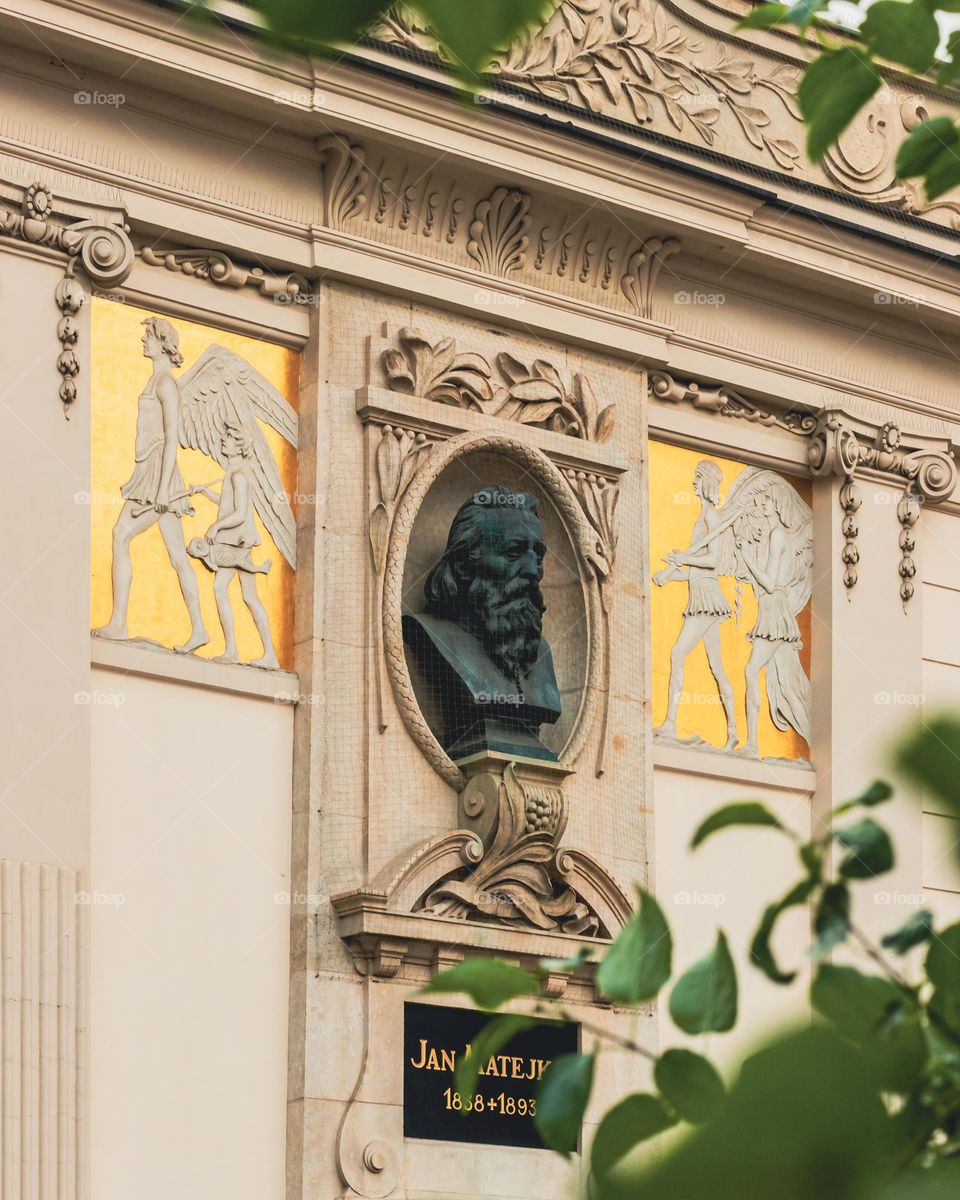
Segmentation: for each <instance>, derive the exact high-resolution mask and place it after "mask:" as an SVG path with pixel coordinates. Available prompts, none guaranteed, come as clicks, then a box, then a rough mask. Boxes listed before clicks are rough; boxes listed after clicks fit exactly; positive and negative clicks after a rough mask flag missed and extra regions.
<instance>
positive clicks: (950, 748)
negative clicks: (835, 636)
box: [896, 163, 960, 817]
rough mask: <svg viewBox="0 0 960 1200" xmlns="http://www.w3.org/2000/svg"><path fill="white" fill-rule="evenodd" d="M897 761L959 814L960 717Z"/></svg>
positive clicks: (907, 748)
mask: <svg viewBox="0 0 960 1200" xmlns="http://www.w3.org/2000/svg"><path fill="white" fill-rule="evenodd" d="M930 165H931V164H929V163H928V164H927V166H930ZM896 761H897V766H898V767H899V768H900V770H901V771H903V772H904V773H905V774H906V775H909V776H910V777H911V778H912V779H914V780H915V781H916V782H917V783H919V784H920V786H921V787H922V788H923V789H924V791H926V792H929V793H930V795H932V796H936V797H937V798H938V799H939V800H942V801H943V802H944V803H945V804H946V806H947V808H948V810H949V811H950V812H951V813H953V815H954V816H956V817H960V721H958V720H957V719H956V718H955V717H948V716H942V717H935V718H933V719H931V720H928V721H925V722H924V724H923V726H922V727H921V728H920V729H919V731H918V732H916V733H914V734H912V735H911V737H910V738H909V739H908V740H907V741H906V742H904V743H903V744H902V745H901V746H900V748H899V750H898V752H897V759H896Z"/></svg>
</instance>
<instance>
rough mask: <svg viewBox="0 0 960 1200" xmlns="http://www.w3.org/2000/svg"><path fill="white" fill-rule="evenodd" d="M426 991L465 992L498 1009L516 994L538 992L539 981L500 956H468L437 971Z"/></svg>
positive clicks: (479, 1004) (480, 1005)
mask: <svg viewBox="0 0 960 1200" xmlns="http://www.w3.org/2000/svg"><path fill="white" fill-rule="evenodd" d="M421 991H422V992H423V993H425V994H426V993H436V992H465V993H466V994H467V995H468V996H469V997H470V999H471V1000H472V1001H473V1002H474V1004H475V1005H476V1006H477V1007H478V1008H488V1009H496V1008H499V1007H500V1005H501V1004H506V1002H507V1001H508V1000H514V999H516V997H517V996H537V995H539V994H540V984H539V982H538V981H537V979H536V978H535V977H534V976H533V975H531V974H530V972H529V971H524V970H522V969H521V968H520V967H514V966H512V965H511V964H510V963H505V962H503V960H502V959H499V958H468V959H467V960H466V962H462V963H458V964H457V965H456V966H455V967H451V968H450V969H449V970H448V971H441V972H440V974H439V975H435V976H434V978H433V979H431V980H430V982H429V983H428V984H427V986H426V987H424V988H421Z"/></svg>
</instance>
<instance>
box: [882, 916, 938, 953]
mask: <svg viewBox="0 0 960 1200" xmlns="http://www.w3.org/2000/svg"><path fill="white" fill-rule="evenodd" d="M932 934H933V913H932V912H930V911H929V910H928V909H926V908H922V909H921V910H920V911H919V912H916V913H914V914H913V916H912V917H910V919H909V920H907V921H905V922H904V923H903V924H902V925H901V926H900V928H899V929H895V930H894V931H893V932H892V933H888V934H886V935H885V936H884V937H882V938H881V939H880V945H881V946H883V948H884V950H892V951H893V953H894V954H906V953H907V951H908V950H912V949H913V947H914V946H920V945H922V943H923V942H928V941H929V940H930V938H931V936H932Z"/></svg>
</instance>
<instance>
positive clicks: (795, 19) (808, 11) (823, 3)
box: [787, 0, 829, 30]
mask: <svg viewBox="0 0 960 1200" xmlns="http://www.w3.org/2000/svg"><path fill="white" fill-rule="evenodd" d="M828 3H829V0H798V3H797V4H794V5H793V6H792V7H791V9H790V11H789V12H788V13H787V20H788V21H789V23H790V24H791V25H796V27H797V28H798V29H800V30H804V29H806V28H807V26H808V25H809V24H810V22H811V21H812V20H813V18H814V17H815V16H816V15H817V13H818V12H820V10H821V9H823V8H826V7H827V4H828Z"/></svg>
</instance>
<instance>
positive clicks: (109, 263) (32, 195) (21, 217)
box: [0, 183, 133, 418]
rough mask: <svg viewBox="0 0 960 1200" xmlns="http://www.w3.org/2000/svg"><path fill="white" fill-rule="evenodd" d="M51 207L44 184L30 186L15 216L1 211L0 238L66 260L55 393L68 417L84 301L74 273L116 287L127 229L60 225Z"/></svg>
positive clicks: (128, 253) (127, 247)
mask: <svg viewBox="0 0 960 1200" xmlns="http://www.w3.org/2000/svg"><path fill="white" fill-rule="evenodd" d="M53 208H54V201H53V193H52V192H51V190H50V188H49V187H47V185H46V184H44V183H32V184H31V185H30V186H29V187H28V188H26V189H25V190H24V195H23V200H22V202H21V205H20V211H19V212H17V211H12V210H10V209H7V210H5V211H4V210H2V209H0V236H2V237H9V238H16V239H17V240H18V241H22V242H28V243H29V244H31V245H34V246H46V247H47V248H48V249H50V250H57V251H59V252H60V253H62V254H66V255H67V258H68V261H67V265H66V267H65V269H64V273H63V278H62V279H61V280H60V282H59V283H58V284H57V288H56V292H55V294H54V300H55V302H56V305H57V308H58V309H59V310H60V320H59V322H58V324H57V340H58V341H59V342H60V352H59V354H58V355H57V372H58V374H59V375H60V387H59V394H60V401H61V403H62V404H63V411H64V416H66V417H67V418H69V415H70V406H71V405H72V404H73V402H74V400H76V397H77V385H76V377H77V375H78V374H79V372H80V360H79V358H78V357H77V345H78V342H79V336H80V330H79V326H78V324H77V321H76V315H77V313H78V312H79V311H80V309H81V307H82V306H83V304H84V301H85V299H86V295H85V293H84V290H83V287H82V286H81V284H80V283H79V281H78V280H77V278H76V274H75V272H76V270H77V268H78V266H79V268H80V270H82V271H83V273H84V274H85V275H86V276H87V278H88V279H89V280H90V282H91V283H92V284H93V285H94V286H95V287H102V288H112V287H116V286H117V285H118V284H121V283H123V281H124V280H125V279H126V278H127V276H128V275H129V274H130V269H131V267H132V266H133V245H132V243H131V241H130V237H129V232H130V231H129V229H128V228H127V226H126V225H122V224H110V223H107V222H102V221H85V220H80V221H75V222H73V223H71V224H64V223H63V222H60V221H57V220H54V218H53Z"/></svg>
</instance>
